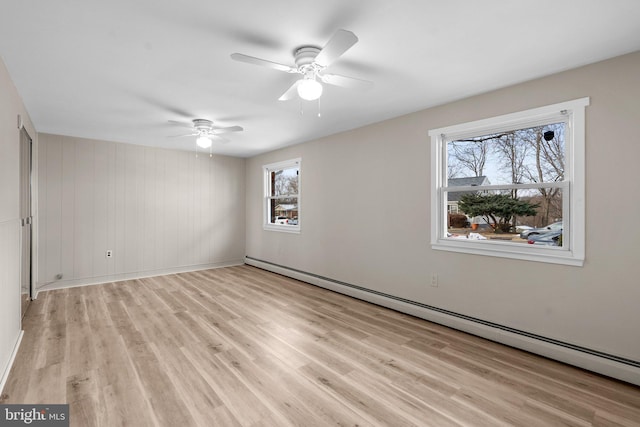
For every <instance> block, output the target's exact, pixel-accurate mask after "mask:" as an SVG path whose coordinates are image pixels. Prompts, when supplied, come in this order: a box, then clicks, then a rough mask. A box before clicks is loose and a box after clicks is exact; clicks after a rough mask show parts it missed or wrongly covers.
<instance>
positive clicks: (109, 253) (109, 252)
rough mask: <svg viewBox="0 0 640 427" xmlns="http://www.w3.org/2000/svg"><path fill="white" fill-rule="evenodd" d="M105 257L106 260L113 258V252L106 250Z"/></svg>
mask: <svg viewBox="0 0 640 427" xmlns="http://www.w3.org/2000/svg"><path fill="white" fill-rule="evenodd" d="M106 255H107V258H111V257H112V256H113V251H112V250H108V251H107V254H106Z"/></svg>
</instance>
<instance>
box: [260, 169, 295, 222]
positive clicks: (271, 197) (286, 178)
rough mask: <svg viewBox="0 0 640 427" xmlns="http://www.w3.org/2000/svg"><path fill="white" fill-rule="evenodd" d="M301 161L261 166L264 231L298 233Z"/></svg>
mask: <svg viewBox="0 0 640 427" xmlns="http://www.w3.org/2000/svg"><path fill="white" fill-rule="evenodd" d="M300 163H301V159H293V160H288V161H285V162H280V163H274V164H271V165H266V166H263V169H264V190H265V191H264V194H265V197H264V229H265V230H275V231H286V232H294V233H299V232H300Z"/></svg>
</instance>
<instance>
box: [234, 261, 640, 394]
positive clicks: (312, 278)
mask: <svg viewBox="0 0 640 427" xmlns="http://www.w3.org/2000/svg"><path fill="white" fill-rule="evenodd" d="M245 263H246V264H248V265H252V266H254V267H258V268H261V269H263V270H267V271H271V272H274V273H278V274H282V275H283V276H287V277H291V278H293V279H297V280H300V281H302V282H306V283H310V284H312V285H316V286H319V287H321V288H325V289H329V290H331V291H334V292H338V293H341V294H344V295H348V296H351V297H354V298H358V299H361V300H364V301H368V302H371V303H373V304H377V305H381V306H383V307H387V308H390V309H393V310H396V311H399V312H402V313H406V314H410V315H412V316H415V317H419V318H421V319H425V320H428V321H430V322H434V323H438V324H441V325H444V326H448V327H450V328H453V329H457V330H460V331H464V332H467V333H470V334H473V335H477V336H479V337H482V338H487V339H489V340H491V341H496V342H499V343H501V344H505V345H508V346H511V347H515V348H519V349H522V350H525V351H528V352H531V353H535V354H539V355H541V356H544V357H548V358H550V359H554V360H558V361H560V362H564V363H567V364H569V365H573V366H577V367H580V368H583V369H587V370H589V371H593V372H597V373H599V374H602V375H606V376H609V377H612V378H616V379H619V380H622V381H626V382H628V383H631V384H636V385H640V367H637V366H634V365H633V364H627V363H624V362H621V361H617V360H612V359H609V358H607V357H603V356H599V355H598V354H597V353H599V352H597V351H590V350H589V349H582V350H581V349H579V348H577V346H571V345H570V344H567V346H564V345H561V344H560V343H558V342H557V341H556V343H554V342H553V341H555V340H552V339H546V338H544V337H539V336H533V334H528V333H526V332H522V333H517V331H516V332H514V331H515V330H514V331H509V330H504V329H502V328H500V327H499V326H500V325H495V326H492V325H491V324H488V323H489V322H482V321H480V320H473V319H471V318H469V317H468V316H464V315H455V313H451V314H449V313H446V312H444V311H445V310H443V311H438V310H436V309H430V308H428V307H424V306H423V305H421V304H419V303H411V302H410V301H407V300H400V299H394V298H392V297H391V296H385V295H381V294H379V293H375V292H374V291H368V290H366V289H364V288H360V287H357V286H350V285H348V284H342V283H340V282H338V281H332V280H330V279H328V278H323V277H320V276H316V275H313V274H310V273H306V272H302V271H298V270H295V269H291V268H287V267H284V266H280V265H275V264H272V263H269V262H265V261H261V260H257V259H254V258H250V257H246V258H245ZM506 329H511V328H506ZM570 347H576V348H570ZM613 357H615V356H613ZM619 359H622V358H619ZM630 362H633V363H636V364H637V363H638V362H635V361H630Z"/></svg>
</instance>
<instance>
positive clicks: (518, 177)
mask: <svg viewBox="0 0 640 427" xmlns="http://www.w3.org/2000/svg"><path fill="white" fill-rule="evenodd" d="M587 105H589V99H588V98H582V99H577V100H573V101H568V102H563V103H559V104H554V105H549V106H545V107H540V108H535V109H531V110H527V111H521V112H518V113H512V114H507V115H503V116H499V117H493V118H489V119H485V120H479V121H475V122H470V123H463V124H459V125H454V126H448V127H445V128H440V129H433V130H431V131H430V132H429V135H430V137H431V168H432V169H431V170H432V172H431V245H432V248H433V249H438V250H447V251H454V252H464V253H472V254H478V255H488V256H499V257H506V258H516V259H523V260H531V261H541V262H552V263H558V264H567V265H578V266H580V265H582V264H583V262H584V253H585V248H584V246H585V243H584V242H585V235H584V234H585V215H584V210H585V206H584V197H585V188H584V185H585V171H584V168H585V158H584V156H585V154H584V152H585V109H586V106H587ZM462 215H464V216H466V218H465V217H464V216H462ZM461 216H462V217H461ZM454 217H455V218H454Z"/></svg>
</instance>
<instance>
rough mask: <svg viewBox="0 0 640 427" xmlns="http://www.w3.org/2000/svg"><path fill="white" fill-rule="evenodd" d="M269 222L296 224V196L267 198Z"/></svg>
mask: <svg viewBox="0 0 640 427" xmlns="http://www.w3.org/2000/svg"><path fill="white" fill-rule="evenodd" d="M269 211H270V215H269V218H270V222H271V224H279V225H292V226H293V225H298V198H297V197H287V198H276V199H269Z"/></svg>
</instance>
